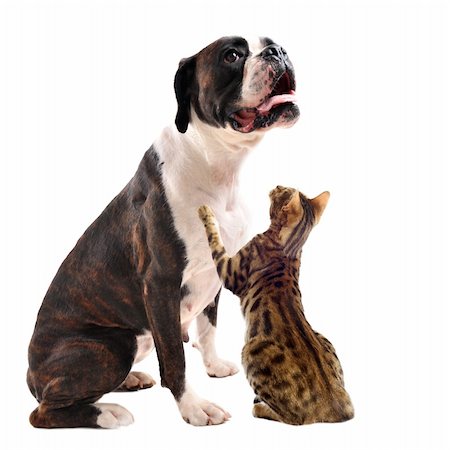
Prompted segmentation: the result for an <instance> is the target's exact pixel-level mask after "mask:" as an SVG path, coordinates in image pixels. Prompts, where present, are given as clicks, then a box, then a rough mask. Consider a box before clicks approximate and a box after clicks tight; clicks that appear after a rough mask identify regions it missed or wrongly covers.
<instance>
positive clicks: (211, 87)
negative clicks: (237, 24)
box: [175, 37, 300, 133]
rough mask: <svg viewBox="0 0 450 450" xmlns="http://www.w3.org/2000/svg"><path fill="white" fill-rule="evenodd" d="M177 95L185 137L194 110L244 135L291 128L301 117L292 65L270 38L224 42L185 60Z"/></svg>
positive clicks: (227, 39) (205, 119) (177, 77)
mask: <svg viewBox="0 0 450 450" xmlns="http://www.w3.org/2000/svg"><path fill="white" fill-rule="evenodd" d="M175 94H176V98H177V102H178V112H177V116H176V119H175V123H176V126H177V128H178V130H179V131H180V132H181V133H184V132H186V130H187V128H188V125H189V122H190V121H191V114H192V110H194V111H195V113H196V114H197V116H198V117H199V119H200V120H201V121H203V122H205V123H207V124H209V125H212V126H215V127H222V128H228V127H229V128H231V129H232V130H235V131H236V132H240V133H250V132H253V131H258V130H262V131H264V130H267V129H269V128H272V127H275V126H278V127H280V126H281V127H290V126H292V125H293V124H294V123H295V122H296V121H297V119H298V117H299V115H300V111H299V109H298V106H297V105H296V103H295V102H296V98H295V76H294V69H293V67H292V63H291V61H290V60H289V57H288V55H287V53H286V51H285V50H284V49H283V48H282V47H281V46H279V45H277V44H275V43H274V42H273V41H272V40H271V39H269V38H259V39H257V40H254V41H247V40H246V39H244V38H242V37H223V38H221V39H219V40H217V41H215V42H213V43H212V44H210V45H208V47H206V48H204V49H203V50H201V51H200V52H199V53H197V54H196V55H194V56H191V57H190V58H185V59H182V60H181V61H180V65H179V68H178V71H177V73H176V75H175Z"/></svg>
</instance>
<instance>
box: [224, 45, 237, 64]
mask: <svg viewBox="0 0 450 450" xmlns="http://www.w3.org/2000/svg"><path fill="white" fill-rule="evenodd" d="M241 58H242V53H240V52H239V51H237V50H236V49H234V48H232V49H230V50H228V51H227V52H226V53H225V55H224V56H223V60H224V62H226V63H227V64H232V63H234V62H236V61H238V60H239V59H241Z"/></svg>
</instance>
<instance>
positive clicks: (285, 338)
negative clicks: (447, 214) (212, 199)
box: [199, 186, 354, 425]
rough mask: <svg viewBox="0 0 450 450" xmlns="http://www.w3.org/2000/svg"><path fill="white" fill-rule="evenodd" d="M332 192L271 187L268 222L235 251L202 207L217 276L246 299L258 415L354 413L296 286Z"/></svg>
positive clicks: (326, 417)
mask: <svg viewBox="0 0 450 450" xmlns="http://www.w3.org/2000/svg"><path fill="white" fill-rule="evenodd" d="M329 195H330V194H329V193H328V192H324V193H322V194H320V195H319V196H318V197H316V198H314V199H312V200H309V199H307V198H306V197H305V196H304V195H303V194H302V193H300V192H299V191H297V190H296V189H292V188H284V187H281V186H278V187H277V188H275V189H274V190H272V191H271V193H270V199H271V207H270V219H271V224H270V228H269V229H268V230H267V231H266V232H264V233H262V234H258V235H257V236H255V237H254V238H253V239H252V240H251V241H250V242H249V243H248V244H247V245H246V246H245V247H243V248H242V249H241V250H240V251H239V252H238V253H237V254H236V255H235V256H233V257H230V256H228V255H227V253H226V250H225V248H224V246H223V243H222V240H221V237H220V234H219V228H218V225H217V223H216V220H215V216H214V213H213V212H212V211H211V209H210V208H209V207H208V206H202V207H200V208H199V216H200V218H201V220H202V221H203V223H204V225H205V229H206V234H207V237H208V242H209V245H210V247H211V252H212V256H213V260H214V263H215V265H216V267H217V271H218V274H219V277H220V278H221V280H222V282H223V283H224V286H225V287H226V288H227V289H230V290H231V291H232V292H233V293H234V294H236V295H237V296H239V297H240V300H241V310H242V313H243V316H244V318H245V321H246V335H245V345H244V348H243V350H242V365H243V366H244V369H245V373H246V375H247V379H248V381H249V383H250V385H251V387H252V388H253V390H254V391H255V394H256V398H255V404H254V407H253V415H254V416H255V417H262V418H265V419H272V420H277V421H280V422H285V423H289V424H293V425H302V424H310V423H315V422H343V421H346V420H349V419H351V418H352V417H353V415H354V412H353V406H352V403H351V400H350V397H349V395H348V393H347V392H346V390H345V388H344V379H343V373H342V368H341V365H340V363H339V360H338V357H337V356H336V352H335V350H334V347H333V345H332V344H331V343H330V341H328V340H327V339H326V338H324V337H323V336H322V335H321V334H319V333H316V332H315V331H314V330H313V329H312V328H311V326H310V325H309V323H308V321H307V320H306V318H305V314H304V312H303V306H302V301H301V294H300V290H299V286H298V278H299V269H300V257H301V252H302V247H303V244H304V243H305V241H306V239H307V238H308V235H309V233H310V231H311V229H312V228H313V226H314V225H316V224H317V222H318V221H319V219H320V216H321V215H322V212H323V210H324V209H325V207H326V205H327V202H328V198H329Z"/></svg>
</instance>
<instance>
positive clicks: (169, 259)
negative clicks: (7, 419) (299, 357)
mask: <svg viewBox="0 0 450 450" xmlns="http://www.w3.org/2000/svg"><path fill="white" fill-rule="evenodd" d="M174 86H175V94H176V99H177V102H178V111H177V115H176V119H175V125H176V126H172V127H168V128H166V129H164V130H163V132H162V134H161V136H160V137H159V139H157V140H156V141H155V142H154V144H153V145H152V146H151V148H150V149H149V150H148V151H147V152H146V153H145V155H144V157H143V159H142V161H141V163H140V165H139V167H138V169H137V172H136V174H135V175H134V177H133V178H132V179H131V181H130V182H129V183H128V184H127V185H126V186H125V188H124V189H123V190H122V192H120V193H119V195H117V197H115V198H114V199H113V200H112V201H111V203H110V204H109V205H108V206H107V207H106V209H105V210H104V211H103V212H102V213H101V214H100V216H99V217H98V218H97V219H96V220H95V221H94V223H93V224H92V225H91V226H90V227H89V228H88V229H87V230H86V232H85V233H84V234H83V235H82V236H81V238H80V239H79V241H78V242H77V244H76V245H75V248H74V249H73V250H72V251H71V252H70V253H69V255H68V256H67V258H66V259H65V260H64V262H63V263H62V264H61V267H60V268H59V270H58V272H57V274H56V276H55V278H54V279H53V281H52V283H51V284H50V287H49V289H48V291H47V293H46V295H45V298H44V300H43V303H42V306H41V308H40V310H39V313H38V316H37V321H36V327H35V330H34V334H33V336H32V339H31V343H30V347H29V369H28V374H27V382H28V386H29V388H30V390H31V392H32V394H33V395H34V397H36V399H37V401H38V402H39V407H38V408H36V409H35V410H34V411H33V412H32V413H31V415H30V422H31V424H32V425H33V426H35V427H43V428H55V427H101V428H116V427H118V426H120V425H128V424H130V423H132V422H133V416H132V415H131V414H130V413H129V412H128V411H127V410H126V409H125V408H123V407H122V406H119V405H116V404H107V403H97V401H98V400H99V399H100V397H102V396H103V395H104V394H106V393H108V392H111V391H114V390H138V389H143V388H147V387H151V386H152V385H153V384H154V383H155V382H154V380H153V379H152V378H151V377H150V376H149V375H146V374H144V373H141V372H130V370H131V368H132V366H133V364H134V363H136V362H138V361H140V360H142V359H143V358H144V357H145V356H147V355H148V354H149V353H150V351H151V350H152V349H153V347H156V352H157V356H158V360H159V366H160V375H161V384H162V385H163V386H165V387H168V388H169V389H170V390H171V391H172V394H173V396H174V397H175V400H176V402H177V405H178V408H179V410H180V413H181V416H182V417H183V419H184V420H185V421H186V422H188V423H190V424H193V425H209V424H220V423H223V422H225V421H226V420H227V419H228V418H229V417H230V415H229V414H228V413H227V412H226V411H225V410H224V409H222V408H221V407H219V406H217V405H216V404H214V403H211V402H209V401H207V400H204V399H202V398H201V397H199V396H198V395H197V394H196V393H195V391H194V390H193V388H192V387H190V385H189V384H188V383H187V381H186V377H185V358H184V351H183V340H184V341H185V342H186V341H188V328H189V324H190V323H191V322H192V321H193V320H194V319H196V322H197V329H198V340H197V343H196V344H195V346H196V347H197V348H198V349H199V350H200V352H201V355H202V358H203V362H204V364H205V366H206V370H207V372H208V374H209V375H210V376H213V377H225V376H228V375H233V374H234V373H236V372H237V368H236V366H235V365H234V364H232V363H230V362H227V361H224V360H222V359H220V358H219V357H218V356H217V354H216V350H215V346H214V335H215V330H216V314H217V305H218V300H219V291H220V286H221V284H220V281H219V278H218V276H217V272H216V269H215V267H214V265H213V261H212V259H211V255H210V252H209V248H208V243H207V242H206V239H205V235H204V230H203V225H202V224H201V222H200V221H199V220H198V217H197V209H198V207H199V206H200V205H203V204H208V205H211V207H212V208H213V209H214V211H215V213H216V216H217V218H218V221H219V223H220V224H221V233H222V237H223V240H224V242H225V245H226V247H227V249H228V250H229V251H230V252H233V251H237V250H238V249H239V248H240V247H241V246H242V245H243V244H244V240H245V223H246V222H245V214H244V212H243V209H242V206H241V203H240V201H239V199H238V192H237V190H238V181H237V177H238V172H239V168H240V166H241V162H242V161H243V159H244V158H245V156H246V155H247V154H248V152H249V151H250V150H251V149H252V148H253V147H254V146H255V145H256V144H257V143H258V142H259V141H260V140H261V138H262V137H263V135H264V133H265V131H267V130H269V129H271V128H274V127H289V126H291V125H293V124H294V123H295V122H296V120H297V118H298V116H299V110H298V107H297V106H296V104H295V102H296V98H295V78H294V70H293V68H292V64H291V62H290V60H289V58H288V56H287V54H286V52H285V51H284V49H283V48H282V47H280V46H279V45H277V44H275V43H274V42H273V41H272V40H270V39H268V38H260V39H256V40H251V41H250V40H246V39H244V38H241V37H224V38H221V39H219V40H217V41H216V42H213V43H212V44H210V45H209V46H208V47H206V48H204V49H203V50H201V51H200V52H199V53H197V54H196V55H194V56H191V57H190V58H186V59H183V60H181V62H180V64H179V68H178V71H177V73H176V75H175V83H174Z"/></svg>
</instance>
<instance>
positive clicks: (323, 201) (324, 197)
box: [309, 191, 330, 224]
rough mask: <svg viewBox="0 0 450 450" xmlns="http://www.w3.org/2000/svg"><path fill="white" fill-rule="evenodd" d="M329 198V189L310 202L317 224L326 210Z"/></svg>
mask: <svg viewBox="0 0 450 450" xmlns="http://www.w3.org/2000/svg"><path fill="white" fill-rule="evenodd" d="M329 199H330V193H329V192H328V191H325V192H322V193H321V194H320V195H318V196H317V197H315V198H313V199H311V200H310V201H309V203H310V204H311V206H312V207H313V209H314V218H315V223H316V224H317V223H318V222H319V220H320V217H321V216H322V213H323V211H324V210H325V207H326V206H327V203H328V200H329Z"/></svg>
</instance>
